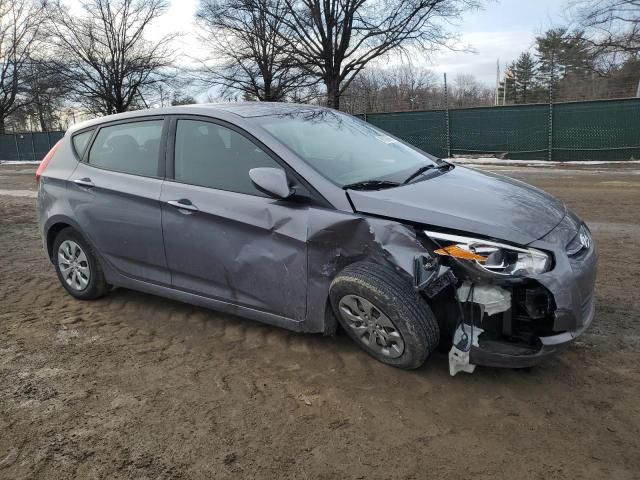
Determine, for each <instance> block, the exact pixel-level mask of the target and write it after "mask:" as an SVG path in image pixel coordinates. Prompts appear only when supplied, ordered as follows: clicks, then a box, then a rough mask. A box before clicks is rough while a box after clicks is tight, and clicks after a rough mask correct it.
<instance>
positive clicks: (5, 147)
mask: <svg viewBox="0 0 640 480" xmlns="http://www.w3.org/2000/svg"><path fill="white" fill-rule="evenodd" d="M63 136H64V132H27V133H3V134H0V160H42V158H43V157H44V156H45V155H46V154H47V152H48V151H49V150H50V149H51V147H53V146H54V145H55V143H56V142H57V141H58V140H60V139H61V138H62V137H63Z"/></svg>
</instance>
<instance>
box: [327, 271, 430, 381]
mask: <svg viewBox="0 0 640 480" xmlns="http://www.w3.org/2000/svg"><path fill="white" fill-rule="evenodd" d="M329 295H330V299H331V305H332V307H333V310H334V312H335V314H336V316H337V317H338V321H339V322H340V324H341V325H342V327H343V328H344V329H345V330H346V332H347V334H348V335H349V336H350V337H351V338H352V339H353V340H354V341H355V342H356V343H357V344H358V345H360V347H361V348H363V349H364V350H365V351H366V352H367V353H369V354H370V355H371V356H373V357H374V358H376V359H377V360H379V361H381V362H383V363H386V364H388V365H392V366H394V367H398V368H404V369H412V368H418V367H419V366H421V365H422V364H423V363H424V361H425V360H426V359H427V357H429V355H430V354H431V353H432V352H433V351H434V350H435V349H436V347H437V346H438V342H439V340H440V331H439V328H438V322H437V321H436V319H435V317H434V315H433V313H432V312H431V309H430V308H429V305H427V302H426V301H425V300H424V299H423V298H422V297H421V296H420V295H419V293H417V292H416V291H414V290H413V288H412V286H411V284H410V283H409V282H408V281H406V280H405V279H404V278H402V277H401V276H400V275H398V274H397V273H396V272H394V271H393V270H392V269H390V268H386V267H383V266H380V265H377V264H374V263H368V262H359V263H354V264H352V265H349V266H348V267H347V268H345V269H344V270H343V271H342V272H341V273H340V274H339V275H338V276H337V277H336V278H335V279H334V280H333V282H332V283H331V290H330V293H329Z"/></svg>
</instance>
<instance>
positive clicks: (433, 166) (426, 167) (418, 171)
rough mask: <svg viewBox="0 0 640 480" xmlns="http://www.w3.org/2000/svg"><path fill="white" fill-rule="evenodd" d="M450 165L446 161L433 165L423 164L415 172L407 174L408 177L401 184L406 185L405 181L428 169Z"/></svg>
mask: <svg viewBox="0 0 640 480" xmlns="http://www.w3.org/2000/svg"><path fill="white" fill-rule="evenodd" d="M451 166H452V165H451V164H450V163H447V162H442V163H435V164H433V165H424V166H422V167H420V168H419V169H418V170H416V171H415V172H413V173H412V174H411V175H409V177H408V178H407V179H406V180H405V181H404V182H402V184H403V185H406V184H407V183H409V182H410V181H411V180H413V179H414V178H416V177H419V176H420V175H422V174H423V173H424V172H428V171H429V170H436V169H438V170H440V169H443V168H446V169H449V167H451Z"/></svg>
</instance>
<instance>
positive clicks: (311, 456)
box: [0, 166, 640, 480]
mask: <svg viewBox="0 0 640 480" xmlns="http://www.w3.org/2000/svg"><path fill="white" fill-rule="evenodd" d="M487 168H489V169H492V170H500V171H503V172H504V173H506V174H508V175H512V176H515V177H518V178H522V179H525V180H527V181H529V182H531V183H534V184H536V185H538V186H540V187H542V188H545V189H546V190H548V191H550V192H552V193H553V194H555V195H557V196H559V197H560V198H562V199H563V200H565V201H566V202H567V203H568V204H569V206H570V207H571V208H573V209H574V210H575V211H576V212H577V213H578V214H580V215H581V216H583V218H585V219H586V220H587V221H588V223H589V224H590V225H591V227H592V230H593V232H594V235H595V237H596V239H597V240H598V242H599V246H600V251H601V262H600V274H599V277H598V286H597V310H596V317H595V321H594V324H593V326H592V327H591V329H590V330H589V331H588V333H587V334H586V335H584V336H583V337H582V338H581V339H580V340H579V341H577V342H576V343H574V344H573V345H572V346H571V347H570V348H569V349H568V350H567V351H566V352H565V353H564V354H563V355H562V356H560V357H558V358H555V359H552V360H550V361H547V362H546V363H544V364H543V365H541V366H539V367H536V368H534V369H532V370H531V371H528V372H527V371H510V370H499V369H490V368H478V369H477V370H476V372H475V373H474V374H473V375H468V374H459V375H458V376H456V377H455V378H451V377H449V374H448V369H447V358H446V356H445V355H444V354H437V355H436V356H434V357H432V358H431V359H430V360H429V361H428V362H427V364H425V366H424V367H422V368H421V369H419V370H417V371H412V372H405V371H400V370H396V369H393V368H390V367H387V366H384V365H382V364H380V363H377V362H376V361H374V360H373V359H371V358H370V357H368V356H367V355H365V354H364V353H363V352H361V351H360V350H359V349H358V348H357V347H356V346H355V345H354V344H352V343H351V342H350V341H349V340H348V339H347V338H346V337H345V336H344V335H343V336H337V337H322V336H313V335H302V334H294V333H290V332H287V331H284V330H279V329H277V328H272V327H268V326H264V325H260V324H257V323H254V322H251V321H247V320H243V319H240V318H235V317H232V316H229V315H222V314H218V313H215V312H212V311H208V310H204V309H201V308H195V307H191V306H189V305H184V304H180V303H177V302H173V301H169V300H165V299H162V298H157V297H153V296H150V295H144V294H140V293H136V292H131V291H126V290H116V291H114V292H112V293H111V294H110V295H108V296H107V297H106V298H104V299H101V300H98V301H95V302H80V301H76V300H73V299H72V298H71V297H70V296H68V295H67V294H66V293H65V291H64V290H63V288H62V287H61V286H60V285H59V284H58V281H57V279H56V276H55V274H54V271H53V268H52V266H51V265H50V264H49V263H48V262H47V260H46V259H45V258H44V256H43V253H42V250H41V243H40V238H39V236H38V232H37V229H36V224H35V213H34V204H35V198H34V181H33V170H34V167H14V166H3V167H0V478H7V479H9V478H10V479H18V478H44V479H50V478H54V479H56V480H61V479H67V478H103V479H114V478H148V479H156V478H158V479H164V478H194V479H204V478H296V479H298V478H301V479H304V478H324V479H333V478H366V479H369V478H372V479H377V478H380V479H383V478H415V479H423V478H448V479H458V478H460V479H484V478H509V479H512V478H520V479H565V478H566V479H580V478H598V479H599V478H607V479H633V478H636V479H637V478H640V455H639V453H640V400H639V399H640V260H639V259H640V240H639V239H640V168H639V167H638V166H635V167H634V168H630V167H628V168H622V169H621V168H604V167H602V168H592V169H579V168H577V167H576V168H573V169H569V170H567V169H543V168H518V167H503V168H501V167H487Z"/></svg>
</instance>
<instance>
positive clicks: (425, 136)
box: [360, 99, 640, 160]
mask: <svg viewBox="0 0 640 480" xmlns="http://www.w3.org/2000/svg"><path fill="white" fill-rule="evenodd" d="M360 117H361V118H362V117H363V116H362V115H361V116H360ZM366 120H367V121H368V122H371V123H372V124H374V125H376V126H378V127H380V128H382V129H384V130H387V131H388V132H390V133H391V134H393V135H395V136H397V137H400V138H402V139H403V140H406V141H408V142H409V143H411V144H412V145H415V146H417V147H418V148H421V149H422V150H425V151H427V152H429V153H432V154H434V155H437V156H439V157H444V156H446V155H447V133H448V138H449V145H450V149H451V153H452V154H453V155H464V154H476V155H482V154H487V155H494V154H498V155H504V157H505V158H513V159H525V160H529V159H543V160H546V159H548V158H549V140H550V138H549V136H550V135H552V137H551V141H552V143H551V145H552V152H551V153H552V155H551V157H552V160H628V159H631V158H635V159H640V99H627V100H601V101H594V102H573V103H562V104H554V105H553V106H552V108H550V107H549V105H544V104H539V105H508V106H504V107H480V108H465V109H456V110H450V111H449V132H447V121H446V111H444V110H434V111H428V112H403V113H376V114H369V115H367V116H366Z"/></svg>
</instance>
